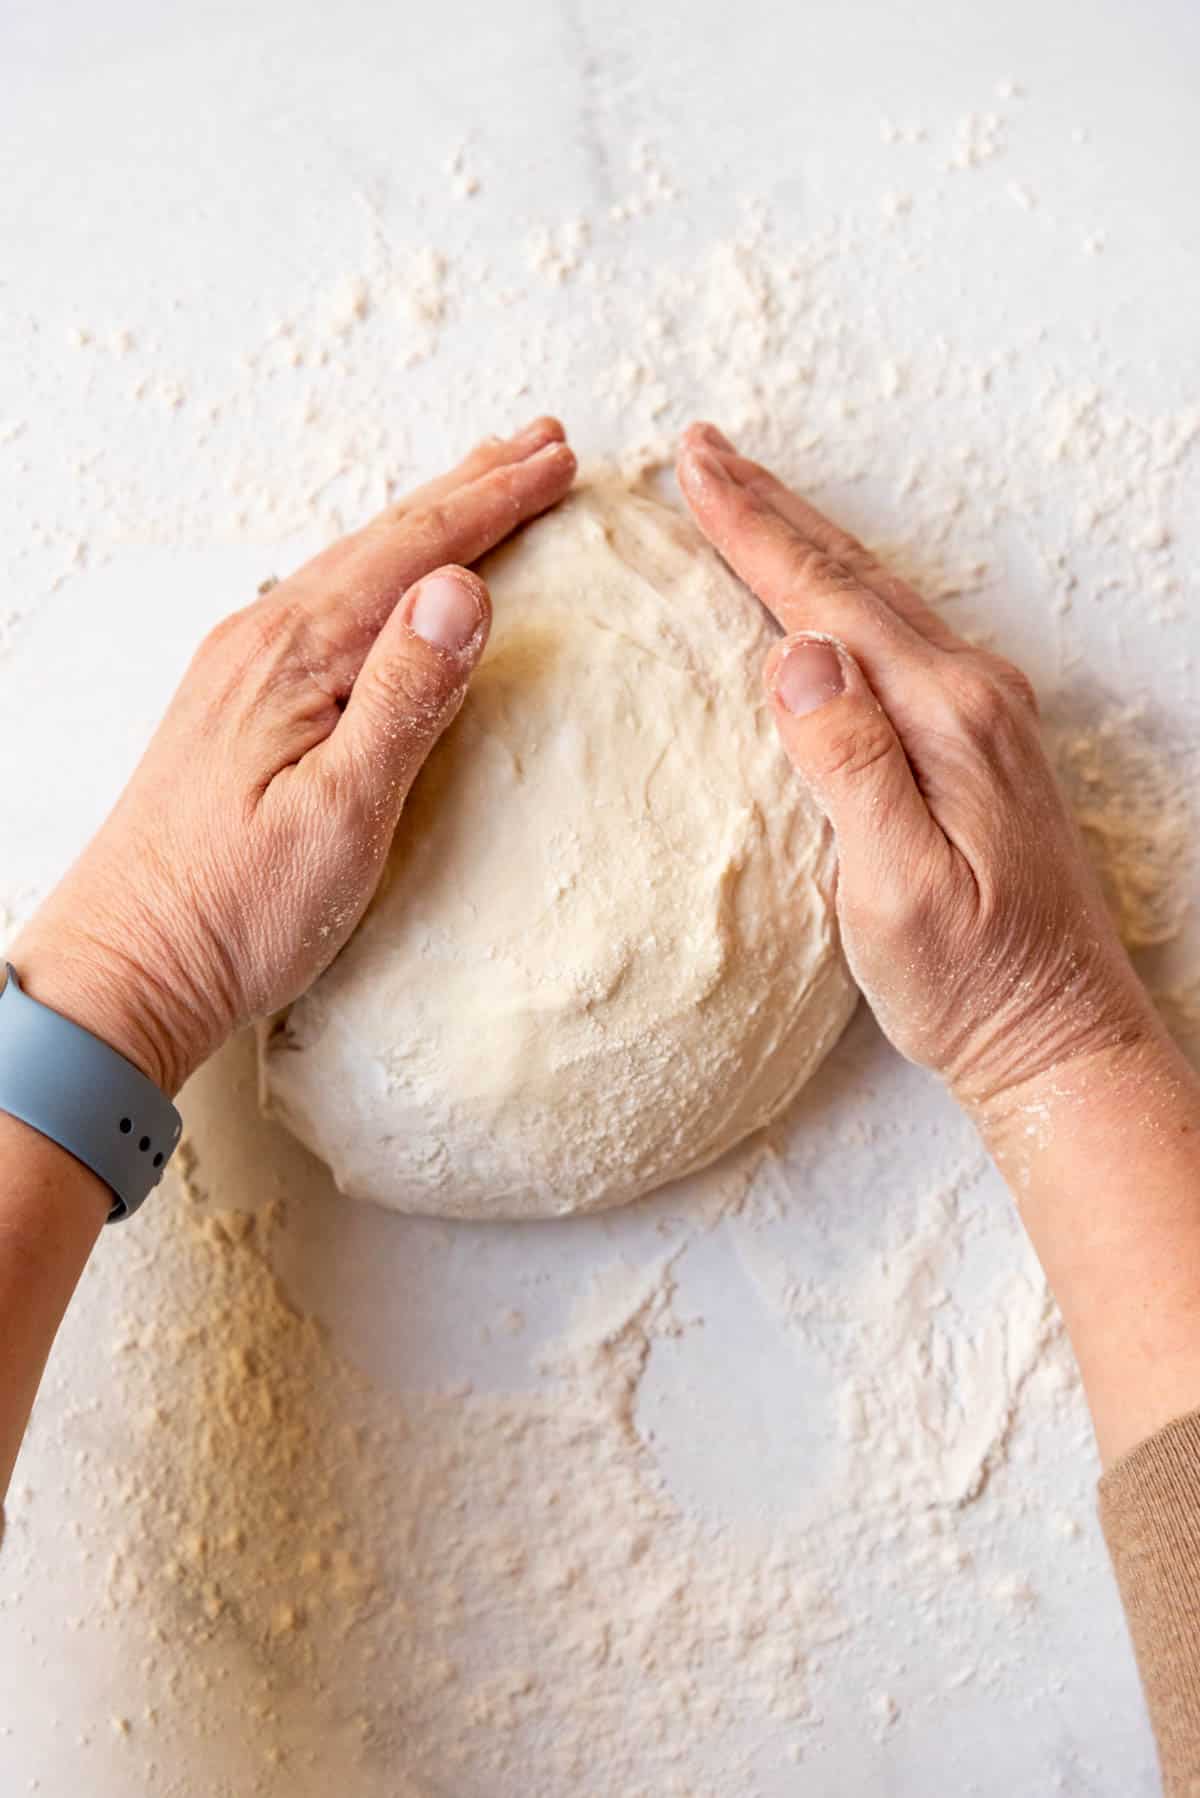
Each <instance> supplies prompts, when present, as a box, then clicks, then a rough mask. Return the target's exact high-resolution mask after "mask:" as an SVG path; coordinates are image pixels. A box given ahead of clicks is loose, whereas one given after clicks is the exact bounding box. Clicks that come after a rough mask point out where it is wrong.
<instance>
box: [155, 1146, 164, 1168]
mask: <svg viewBox="0 0 1200 1798" xmlns="http://www.w3.org/2000/svg"><path fill="white" fill-rule="evenodd" d="M162 1164H163V1158H162V1150H161V1149H160V1150H159V1151H158V1154H157V1155H156V1156H155V1157H154V1166H155V1167H161V1166H162Z"/></svg>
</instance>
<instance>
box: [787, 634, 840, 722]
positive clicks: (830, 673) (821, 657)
mask: <svg viewBox="0 0 1200 1798" xmlns="http://www.w3.org/2000/svg"><path fill="white" fill-rule="evenodd" d="M845 685H846V676H845V672H844V670H843V668H842V660H841V657H840V656H839V655H838V652H837V650H836V649H835V648H834V647H833V645H832V643H826V642H825V641H824V640H823V639H822V638H820V637H800V638H799V639H797V641H796V642H794V643H793V644H792V645H791V648H790V649H789V650H788V651H787V653H786V654H785V655H784V657H783V659H782V660H781V661H780V664H779V666H778V668H777V669H776V671H775V682H774V687H775V696H776V698H777V699H778V700H779V703H780V704H781V705H782V706H783V707H784V709H785V710H786V711H789V712H791V713H792V715H793V717H796V718H803V717H804V716H805V715H806V714H807V713H809V712H815V711H816V709H817V707H818V706H822V705H824V704H825V702H826V700H827V699H836V698H837V696H838V694H839V693H841V692H842V691H843V690H844V688H845Z"/></svg>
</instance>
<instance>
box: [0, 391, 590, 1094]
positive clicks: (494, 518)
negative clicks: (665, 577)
mask: <svg viewBox="0 0 1200 1798" xmlns="http://www.w3.org/2000/svg"><path fill="white" fill-rule="evenodd" d="M574 471H575V458H574V456H573V455H572V453H571V451H570V450H569V449H568V448H567V446H566V444H565V443H564V441H563V431H562V427H561V426H560V425H559V424H558V423H557V422H556V421H555V420H553V419H539V420H537V421H536V422H535V423H534V424H532V425H530V426H529V427H528V428H527V429H526V430H524V431H522V432H520V433H519V434H518V435H517V436H515V437H512V438H510V439H508V440H507V441H504V442H501V441H500V440H499V439H496V438H492V439H489V440H487V441H486V442H484V443H482V444H480V445H479V447H478V448H477V449H475V450H474V451H473V452H472V453H471V455H469V456H468V457H467V459H466V461H465V462H463V463H462V464H461V465H460V466H459V467H458V468H456V469H454V470H453V471H452V472H451V473H450V474H447V475H444V476H443V477H442V478H441V479H440V480H436V481H433V482H431V483H430V484H429V485H428V486H427V487H423V488H421V489H420V490H419V491H418V492H416V493H413V494H412V495H410V497H409V498H408V499H407V500H404V501H402V502H401V503H400V504H398V505H394V506H390V507H389V508H388V509H387V510H386V511H385V512H383V513H382V514H381V515H380V516H379V517H378V518H377V519H375V520H374V521H373V522H372V523H370V524H368V525H367V526H365V528H363V529H362V530H359V531H356V532H355V533H354V534H353V535H352V536H349V537H346V538H344V539H343V540H342V541H341V542H340V543H335V544H333V545H332V546H331V547H330V548H328V549H326V550H324V551H323V552H322V553H321V554H320V555H319V556H317V557H316V558H315V559H314V560H313V561H312V562H310V563H308V564H307V566H306V567H304V568H301V569H300V570H299V571H298V572H297V573H296V574H293V575H291V576H290V577H289V578H288V579H287V580H285V581H283V582H281V583H279V584H278V585H276V586H274V587H273V588H272V589H271V590H270V591H268V592H266V593H264V594H263V595H262V597H260V598H259V599H258V600H256V601H255V602H254V603H253V604H252V605H250V606H248V607H246V609H245V610H244V611H241V612H237V613H235V614H234V615H233V616H232V617H231V618H228V619H226V620H225V621H224V622H223V623H222V624H219V625H218V626H217V628H216V629H215V630H214V631H213V632H212V633H211V635H210V636H209V637H208V638H207V639H206V640H205V641H204V643H202V644H201V646H200V649H199V650H198V652H197V654H196V657H195V659H194V661H193V662H192V665H191V667H190V668H189V670H188V672H187V674H186V675H185V677H184V680H183V684H182V686H181V687H180V689H179V691H178V693H177V694H176V695H175V698H174V700H173V701H172V704H171V706H170V708H169V710H168V712H167V714H166V717H165V718H164V719H163V722H162V724H161V725H160V726H159V729H158V731H157V733H156V734H155V736H154V738H153V740H152V742H151V744H150V747H149V748H148V750H147V751H146V755H145V758H144V759H143V761H142V763H141V765H140V766H139V767H138V769H137V771H136V773H135V774H134V776H133V779H132V780H131V781H130V784H129V786H128V788H127V789H126V791H125V793H124V794H123V795H122V797H121V799H120V800H119V802H118V804H117V806H116V808H115V810H114V811H113V813H112V815H111V816H110V817H109V819H108V820H107V822H106V823H105V824H104V825H103V827H102V828H101V830H100V832H99V834H98V835H97V837H96V838H95V839H94V841H93V842H92V843H91V844H90V846H89V847H88V848H87V849H86V850H85V852H84V854H83V855H82V857H81V858H80V860H79V861H78V862H76V864H75V866H74V867H73V868H72V869H71V870H70V872H69V873H68V874H67V875H66V877H65V879H64V880H63V881H62V883H61V884H60V885H59V886H58V888H57V889H56V890H55V891H54V893H53V894H52V895H51V896H50V898H49V899H48V900H47V901H46V903H45V904H44V905H43V906H42V907H41V908H40V910H39V911H38V912H37V913H36V914H35V916H34V917H33V918H32V920H31V921H30V923H29V924H28V925H27V927H26V928H25V930H24V931H23V932H22V933H21V936H20V938H19V940H18V942H17V943H16V944H15V945H14V946H13V948H12V950H11V951H10V953H11V958H12V961H13V964H14V966H15V967H16V968H17V970H18V972H19V973H20V975H21V976H22V982H23V984H24V985H25V986H26V988H27V990H28V991H29V992H30V993H31V994H32V995H33V997H34V998H37V999H40V1000H42V1001H43V1003H45V1004H48V1005H51V1006H54V1007H55V1008H57V1009H58V1010H61V1011H63V1012H65V1013H66V1014H67V1015H68V1016H70V1017H72V1018H74V1019H75V1021H76V1022H77V1023H80V1024H82V1025H83V1026H84V1027H85V1028H87V1029H90V1030H92V1031H93V1032H95V1034H97V1035H99V1036H101V1037H103V1038H104V1039H105V1040H106V1041H108V1042H109V1043H111V1044H112V1045H113V1047H115V1048H117V1049H119V1050H120V1051H121V1052H122V1053H123V1054H124V1055H126V1056H127V1057H128V1058H129V1059H130V1060H131V1061H133V1062H135V1063H136V1064H137V1065H138V1066H140V1067H141V1068H142V1069H143V1071H144V1072H145V1073H147V1074H148V1075H149V1076H150V1077H151V1079H153V1080H154V1081H155V1082H156V1083H157V1084H158V1085H159V1086H161V1087H162V1088H163V1089H164V1090H166V1091H167V1092H170V1093H173V1092H175V1091H176V1090H177V1089H178V1088H179V1087H180V1086H181V1085H182V1084H183V1082H184V1080H185V1079H186V1078H187V1076H188V1074H189V1073H190V1072H191V1071H192V1070H193V1069H194V1068H195V1067H197V1066H198V1065H199V1064H200V1062H202V1061H203V1060H204V1059H205V1058H206V1057H207V1056H208V1055H210V1054H211V1053H212V1052H213V1051H214V1050H215V1049H216V1048H218V1047H219V1045H220V1044H221V1043H222V1042H223V1041H224V1040H225V1038H226V1037H227V1036H228V1035H229V1034H230V1033H231V1031H233V1030H234V1029H235V1028H236V1027H237V1026H239V1025H240V1024H243V1023H245V1022H247V1021H248V1020H249V1019H251V1018H255V1017H259V1016H262V1015H263V1014H265V1013H266V1012H269V1011H272V1010H274V1009H276V1008H277V1007H279V1006H281V1005H284V1004H286V1003H288V1002H289V1001H290V1000H292V999H294V998H295V997H296V996H297V995H298V994H299V993H301V992H302V991H303V990H304V989H305V988H306V987H307V986H308V985H309V984H310V983H311V982H312V981H313V980H314V979H315V978H316V976H317V975H318V974H319V973H320V972H321V971H322V969H323V968H325V967H326V966H327V965H328V963H329V962H330V961H332V959H333V957H334V956H335V955H336V954H337V952H338V950H339V949H340V948H341V946H342V944H343V943H344V942H345V941H346V939H347V937H348V936H349V935H350V932H351V931H352V930H353V929H354V926H355V925H356V924H357V922H358V920H359V918H360V917H361V916H362V913H363V911H364V909H365V907H366V905H367V902H368V900H369V899H370V897H371V894H372V893H373V891H374V889H375V885H376V883H377V881H378V879H379V875H380V872H381V870H382V868H383V864H384V859H385V857H386V855H387V852H388V849H389V846H390V844H391V841H392V836H393V833H394V831H395V828H396V823H397V820H398V818H399V816H400V809H401V807H402V805H403V804H404V799H405V795H406V794H407V792H408V790H409V788H410V786H411V785H412V782H413V780H414V778H415V776H416V774H417V772H418V770H419V769H420V767H421V764H422V763H423V762H424V760H425V758H426V756H427V755H428V754H429V751H430V750H431V749H432V747H433V745H434V744H435V743H436V742H437V739H438V737H439V736H440V735H441V733H442V731H443V730H444V729H445V728H446V726H447V724H449V722H450V720H451V719H452V718H453V717H454V715H455V713H456V711H457V710H458V708H459V706H460V705H461V703H462V699H463V696H464V693H465V691H466V686H467V681H468V679H469V677H470V674H471V671H472V669H473V668H474V667H475V665H476V663H477V662H478V660H479V657H480V655H481V653H482V651H483V647H484V644H485V642H486V641H487V634H488V626H489V623H490V608H489V601H488V595H487V590H486V588H485V587H484V585H483V582H482V581H481V580H479V579H478V577H477V576H475V575H473V574H469V573H467V572H466V570H465V569H464V568H462V567H458V566H451V564H458V563H464V562H473V561H474V560H475V559H476V558H477V557H479V556H481V555H483V553H484V552H485V551H486V550H488V549H491V548H492V546H493V545H494V544H496V543H498V542H500V540H501V539H502V538H504V537H506V536H507V535H508V534H509V533H510V532H511V531H513V530H515V529H516V528H517V526H518V525H520V524H523V523H524V522H525V520H526V519H529V518H532V517H534V516H535V515H536V514H537V513H539V512H542V511H544V510H545V509H546V507H548V506H551V505H553V504H554V502H555V501H556V500H558V499H560V498H561V497H562V495H563V494H564V493H565V492H566V490H567V488H568V487H569V486H570V484H571V481H572V479H573V476H574Z"/></svg>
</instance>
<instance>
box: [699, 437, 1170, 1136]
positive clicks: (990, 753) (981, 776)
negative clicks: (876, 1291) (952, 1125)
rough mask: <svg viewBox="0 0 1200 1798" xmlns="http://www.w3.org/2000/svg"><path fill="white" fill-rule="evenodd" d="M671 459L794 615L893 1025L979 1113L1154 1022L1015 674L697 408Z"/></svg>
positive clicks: (868, 954) (857, 904)
mask: <svg viewBox="0 0 1200 1798" xmlns="http://www.w3.org/2000/svg"><path fill="white" fill-rule="evenodd" d="M679 479H680V484H681V486H682V488H683V492H684V495H685V497H686V499H687V501H688V504H689V505H690V507H691V509H692V511H693V513H694V514H695V517H696V520H697V522H698V524H699V525H700V528H701V530H703V532H704V533H705V535H706V536H707V537H708V538H709V539H710V541H711V542H712V543H713V544H714V545H715V546H716V548H717V549H718V550H719V551H720V552H721V554H722V555H723V556H724V558H725V560H726V561H727V562H728V563H729V564H730V566H731V567H732V568H733V569H734V570H735V571H736V573H737V574H739V575H740V576H741V578H742V579H743V580H744V581H745V582H746V584H747V586H749V587H750V588H751V589H752V590H753V591H754V592H755V593H756V594H757V595H758V596H759V598H760V599H761V600H762V601H763V603H764V604H765V605H766V606H767V607H768V608H769V609H770V610H771V611H772V612H773V613H774V615H775V617H776V618H777V619H778V620H779V622H780V624H781V625H782V626H783V628H784V630H785V631H786V632H787V633H788V634H787V635H786V636H785V637H784V639H783V640H782V641H781V642H780V643H779V644H778V645H777V646H776V647H775V649H774V650H773V651H772V653H771V655H770V657H769V658H768V662H767V666H766V670H765V679H766V686H767V691H768V694H769V696H770V699H771V703H772V706H773V709H774V714H775V719H776V722H777V724H778V727H779V732H780V735H781V737H782V739H783V743H784V747H785V748H786V750H787V753H788V755H789V756H790V758H791V760H792V762H793V764H794V766H795V767H796V769H797V771H798V772H799V773H800V775H801V776H802V777H803V779H804V780H805V781H806V782H807V783H808V785H809V787H810V789H811V790H812V792H813V794H814V796H815V798H816V800H817V803H818V804H819V805H820V807H821V809H822V810H823V811H824V812H825V813H826V815H827V816H828V818H829V820H830V822H831V823H832V825H833V829H834V832H835V835H836V838H837V848H838V887H837V909H838V917H839V921H840V924H841V929H842V934H843V939H844V944H845V949H846V954H847V957H848V959H849V962H850V965H851V968H852V970H853V972H854V976H855V978H856V980H857V981H858V983H859V985H860V986H861V988H862V990H863V992H864V994H865V995H866V998H867V1001H868V1003H869V1004H870V1006H871V1008H872V1010H873V1011H874V1013H875V1015H876V1017H877V1018H878V1020H879V1022H880V1024H881V1025H882V1027H883V1029H884V1030H885V1031H886V1032H887V1034H888V1036H889V1037H890V1038H891V1040H892V1042H893V1043H894V1044H895V1045H896V1047H897V1048H898V1049H900V1050H901V1051H902V1053H903V1054H905V1055H907V1056H909V1057H910V1058H911V1059H912V1060H914V1061H917V1062H921V1063H923V1064H924V1065H925V1066H927V1067H930V1068H932V1069H934V1070H935V1071H936V1072H937V1073H938V1074H940V1075H941V1076H942V1077H943V1079H945V1080H946V1081H947V1082H948V1083H949V1084H950V1086H951V1088H952V1089H953V1090H954V1092H955V1093H956V1094H957V1096H958V1097H959V1098H960V1099H961V1100H962V1101H963V1102H964V1103H965V1104H966V1105H967V1106H968V1107H969V1108H970V1109H971V1110H972V1112H973V1113H975V1115H976V1116H977V1117H980V1118H981V1120H983V1121H988V1120H992V1121H994V1120H995V1119H996V1118H997V1117H998V1116H999V1115H1001V1114H1003V1113H1004V1112H1005V1111H1006V1110H1008V1109H1010V1108H1012V1107H1014V1106H1015V1105H1016V1103H1017V1100H1018V1096H1019V1095H1022V1094H1023V1095H1024V1096H1025V1097H1028V1090H1029V1083H1030V1082H1031V1081H1036V1080H1037V1079H1038V1078H1040V1077H1041V1076H1042V1075H1045V1074H1047V1073H1048V1072H1049V1071H1050V1070H1061V1069H1062V1068H1063V1067H1064V1066H1065V1065H1066V1064H1067V1063H1069V1062H1073V1061H1078V1060H1079V1059H1080V1058H1083V1057H1088V1056H1091V1055H1092V1054H1093V1053H1097V1052H1103V1053H1106V1054H1107V1053H1108V1052H1109V1051H1111V1050H1112V1049H1114V1048H1115V1047H1120V1046H1122V1045H1125V1044H1127V1043H1139V1042H1141V1041H1143V1040H1145V1039H1147V1038H1151V1037H1155V1036H1156V1035H1157V1034H1158V1025H1157V1022H1156V1020H1155V1018H1154V1014H1153V1012H1152V1009H1151V1007H1150V1004H1149V1001H1148V999H1147V998H1146V996H1145V994H1144V992H1143V989H1142V988H1141V986H1140V984H1139V982H1138V980H1137V978H1136V976H1135V974H1134V972H1133V969H1132V967H1131V965H1130V963H1129V960H1128V958H1127V956H1126V954H1125V952H1124V949H1123V947H1122V945H1121V943H1120V941H1119V939H1118V936H1117V933H1116V930H1115V928H1114V926H1113V923H1112V921H1111V919H1110V917H1109V915H1108V911H1107V908H1106V907H1105V904H1104V901H1103V898H1102V896H1101V893H1100V890H1099V887H1098V884H1097V882H1096V879H1095V877H1094V875H1093V873H1092V871H1091V869H1090V867H1089V865H1088V862H1087V859H1086V856H1085V854H1084V850H1083V846H1082V843H1081V840H1080V837H1079V834H1078V832H1077V831H1076V829H1075V826H1074V824H1073V822H1072V820H1071V818H1070V815H1069V813H1068V811H1067V807H1066V805H1065V802H1064V800H1063V798H1062V795H1061V794H1060V792H1059V789H1058V786H1057V784H1056V782H1055V779H1054V776H1053V773H1052V771H1051V769H1050V766H1049V764H1048V762H1047V760H1046V756H1045V754H1044V752H1043V750H1042V746H1041V742H1040V740H1039V734H1038V723H1037V708H1036V703H1035V700H1034V696H1033V692H1032V690H1031V688H1030V686H1029V683H1028V681H1027V680H1026V679H1025V677H1024V676H1023V675H1022V674H1020V673H1019V672H1018V670H1017V669H1016V668H1014V667H1012V666H1011V664H1009V663H1008V662H1005V661H1002V660H1001V659H1000V658H999V657H997V656H994V655H991V654H989V653H988V652H986V651H984V650H980V649H975V648H973V647H972V646H971V645H970V644H968V643H965V642H964V641H963V640H962V639H961V638H959V637H957V636H955V634H954V632H953V631H951V629H950V628H949V626H948V625H947V624H945V623H944V622H943V621H942V619H940V618H939V617H938V616H937V614H936V613H935V612H933V611H932V610H931V609H930V608H929V606H927V605H926V604H925V603H924V601H923V600H921V599H920V597H919V596H918V595H917V594H916V593H915V592H914V591H913V589H912V588H911V587H909V586H907V585H906V584H905V583H904V582H903V581H901V580H899V579H897V578H896V577H895V576H894V575H891V574H889V573H888V572H887V571H886V570H885V569H883V568H881V567H880V565H879V563H878V562H876V561H875V560H874V559H873V557H872V556H871V555H870V554H869V553H868V552H867V551H866V550H865V549H864V548H863V547H862V545H861V544H859V543H856V542H855V540H854V539H853V538H852V537H850V536H848V535H847V534H846V533H845V532H844V531H841V530H839V529H838V528H837V527H836V526H835V525H833V524H831V523H830V522H829V521H828V520H827V519H825V518H823V517H822V516H821V514H820V513H819V512H817V511H815V510H814V509H813V507H812V506H810V505H808V504H806V502H805V501H804V500H802V499H800V498H798V496H797V495H796V494H794V493H792V492H790V491H789V490H788V489H787V488H786V487H784V486H783V485H782V484H781V483H780V482H779V481H777V480H776V479H775V478H774V477H773V476H772V475H771V474H769V473H768V472H767V470H766V469H764V468H760V467H759V466H758V465H757V464H756V463H754V462H750V461H747V460H746V458H745V457H743V456H740V455H738V453H737V452H736V450H735V449H734V448H733V445H732V444H731V443H730V442H729V441H728V440H727V439H726V438H725V437H723V436H722V435H721V434H720V432H718V431H715V430H714V429H713V428H712V427H711V426H708V425H693V426H692V427H691V429H690V430H689V432H688V433H687V435H686V437H685V439H684V444H683V448H682V450H681V453H680V457H679Z"/></svg>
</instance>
